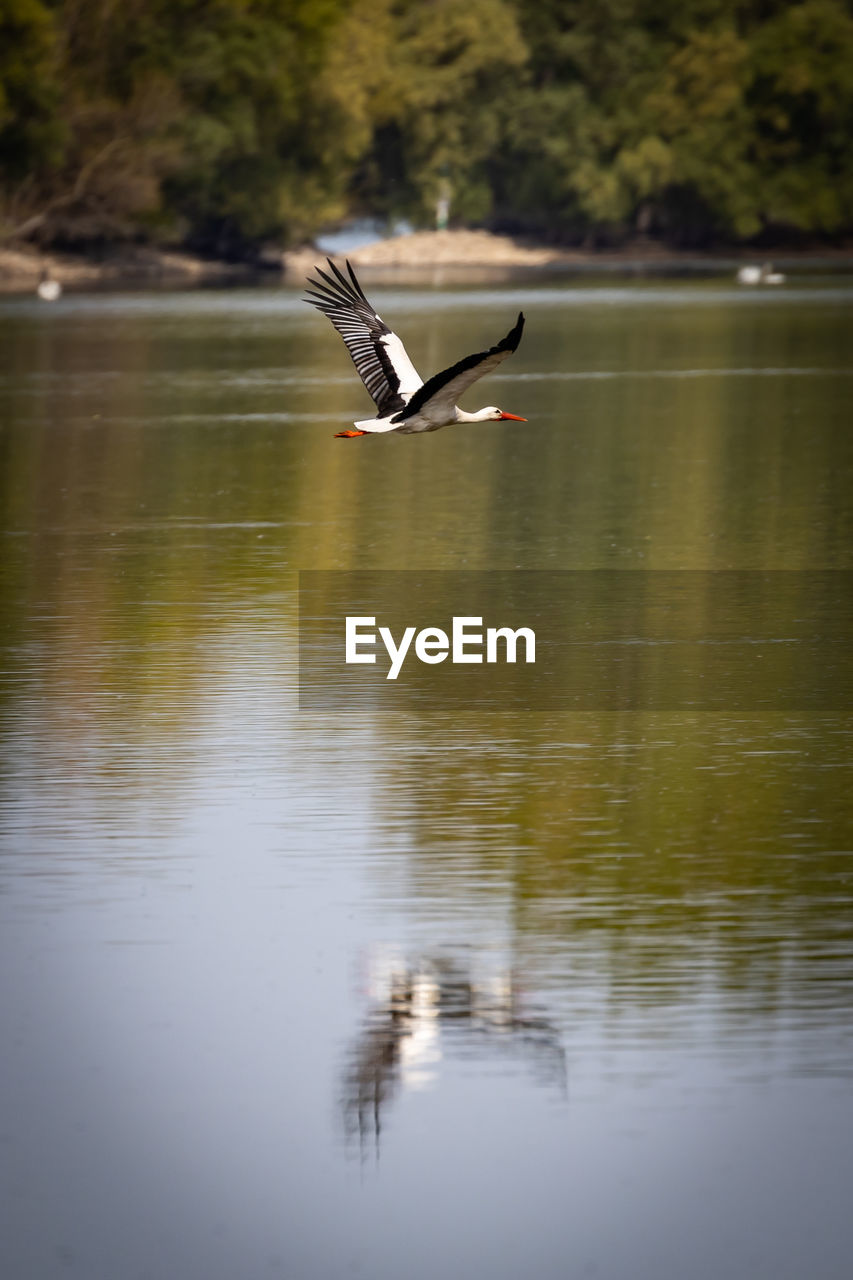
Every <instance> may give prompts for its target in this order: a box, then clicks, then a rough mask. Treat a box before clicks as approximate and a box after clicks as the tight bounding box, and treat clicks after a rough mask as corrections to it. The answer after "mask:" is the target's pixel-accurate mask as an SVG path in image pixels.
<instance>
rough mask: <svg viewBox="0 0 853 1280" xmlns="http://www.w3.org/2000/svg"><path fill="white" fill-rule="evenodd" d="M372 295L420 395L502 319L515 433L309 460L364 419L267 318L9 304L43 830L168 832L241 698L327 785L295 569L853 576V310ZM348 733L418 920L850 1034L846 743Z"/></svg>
mask: <svg viewBox="0 0 853 1280" xmlns="http://www.w3.org/2000/svg"><path fill="white" fill-rule="evenodd" d="M376 292H377V303H378V304H379V305H380V307H381V309H382V310H383V312H384V313H386V314H389V315H393V318H394V320H395V322H396V321H398V322H399V327H400V328H401V330H402V331H403V333H404V334H405V336H406V337H407V339H408V340H409V342H410V348H411V352H412V356H413V358H414V360H415V363H416V364H417V365H418V366H419V367H420V368H421V370H422V372H424V373H428V372H429V371H430V370H432V369H434V368H438V367H442V365H443V364H444V363H447V362H449V361H450V360H451V359H452V358H454V355H455V354H458V352H459V351H460V350H462V349H465V347H466V346H469V345H471V342H472V340H475V339H474V335H476V341H479V340H480V339H481V338H482V339H483V340H486V339H488V338H489V337H490V335H491V334H492V331H493V330H494V328H495V324H496V320H497V327H498V329H500V326H501V324H502V323H503V321H502V320H501V319H500V317H501V315H503V313H504V312H506V313H511V312H512V311H513V309H517V307H518V305H523V306H524V308H525V311H526V312H527V314H528V317H529V326H528V333H527V334H526V335H525V342H524V344H523V346H522V348H521V349H520V351H519V353H518V355H517V356H516V357H515V358H514V361H513V363H512V365H507V366H506V371H505V373H503V374H502V375H501V376H500V377H495V378H493V379H492V380H491V385H490V386H489V387H488V389H486V386H485V384H484V385H483V391H482V396H479V395H478V393H477V392H475V393H474V394H473V395H472V396H469V400H468V401H466V403H470V405H471V406H474V405H475V404H479V403H480V399H481V398H482V399H483V400H484V401H489V400H491V399H496V400H498V402H500V403H502V404H505V405H507V406H509V408H510V409H511V410H512V411H514V412H519V413H524V414H525V415H527V416H528V418H529V419H530V423H529V425H528V426H525V427H519V425H517V424H512V425H511V424H501V425H497V424H494V425H493V424H488V425H485V426H481V427H477V428H472V429H469V430H462V429H459V430H447V431H445V432H442V433H438V434H436V435H435V436H430V437H428V438H425V439H423V440H420V439H414V440H409V439H402V440H400V439H390V440H366V441H365V440H356V441H339V440H333V439H332V436H333V433H334V431H336V430H338V429H340V427H341V426H342V425H346V424H347V422H348V421H350V420H351V419H352V418H353V417H357V416H359V414H361V413H363V412H364V409H365V399H364V395H363V393H362V391H361V389H360V388H359V387H358V385H357V384H356V383H355V381H354V378H353V376H351V373H350V368H349V365H348V362H347V360H346V356H345V354H344V353H343V351H342V349H341V348H340V346H339V344H338V342H337V340H336V339H335V337H334V335H333V334H331V332H330V331H328V330H327V327H326V326H324V325H323V324H322V323H319V322H318V318H317V317H314V316H313V315H312V314H311V313H309V312H308V310H307V308H302V309H300V307H299V304H298V302H297V300H296V298H295V296H294V295H292V294H289V293H282V294H279V293H269V294H264V293H260V294H243V293H235V294H229V295H220V294H212V295H209V296H208V295H187V296H185V297H172V298H169V297H163V298H153V299H146V298H140V299H123V298H104V299H100V300H98V299H95V300H85V299H80V300H75V299H69V300H68V301H67V304H63V307H62V308H60V307H57V308H56V309H54V310H52V311H51V312H50V314H47V313H46V312H44V311H38V310H37V309H36V308H35V307H33V306H30V305H29V304H12V303H5V304H4V306H3V310H2V314H0V351H2V356H1V357H0V359H2V375H3V376H2V386H1V387H0V391H1V392H2V396H0V413H2V451H3V473H2V476H3V478H2V486H3V493H2V500H3V511H4V519H3V525H4V530H5V540H4V541H5V546H4V556H3V569H2V603H3V619H4V643H5V649H4V664H3V665H4V673H5V674H4V682H3V705H4V711H5V725H6V732H7V738H6V741H7V744H8V754H7V762H6V766H5V777H6V785H7V788H8V787H11V788H12V790H13V791H14V793H15V795H16V796H17V801H18V805H19V809H18V812H19V814H21V815H22V816H21V817H20V818H19V820H20V822H21V823H26V824H28V826H29V829H30V830H31V831H32V830H35V831H36V832H38V830H39V824H40V822H41V820H42V819H41V817H40V815H42V814H43V813H44V812H45V809H44V804H45V801H46V798H47V797H48V796H49V797H50V798H51V799H52V803H53V804H54V806H55V807H54V809H52V810H51V814H52V817H51V822H54V823H55V820H56V812H57V810H56V806H59V807H60V808H61V805H62V803H63V799H64V798H67V797H68V796H69V795H71V794H73V793H75V791H77V790H78V789H79V788H81V787H82V788H84V789H86V788H89V789H90V792H91V799H92V803H93V805H94V809H93V812H95V811H99V812H100V818H99V821H100V822H101V823H102V824H103V823H106V824H107V825H109V824H110V822H112V824H113V827H114V832H113V834H115V835H118V836H119V837H120V834H121V818H120V816H119V815H118V813H117V811H116V809H115V803H116V799H117V797H124V798H126V797H128V796H135V797H137V800H138V801H140V803H141V798H142V797H144V798H145V803H146V804H147V805H149V806H151V807H152V808H153V811H154V812H156V814H157V815H158V817H157V821H158V822H159V821H161V820H164V821H165V822H166V823H167V826H166V827H165V828H161V829H158V830H160V837H158V838H162V839H167V838H168V837H167V834H165V833H167V831H168V821H169V820H170V816H171V817H174V815H176V814H177V813H178V812H179V811H180V810H181V808H182V805H183V803H184V798H185V793H186V789H187V788H188V787H189V786H190V784H191V783H192V785H193V786H194V787H196V788H201V790H202V793H203V778H204V774H205V770H206V769H209V768H210V763H211V760H219V759H220V758H221V759H222V760H225V759H227V755H228V752H229V751H230V750H232V748H233V744H230V743H229V738H228V733H227V732H223V731H222V728H221V726H219V727H218V729H217V733H216V734H213V730H212V729H211V723H212V717H213V710H212V708H213V707H214V705H215V704H216V702H217V700H218V699H220V698H221V697H222V696H223V693H227V694H228V695H229V696H231V697H232V698H233V699H235V700H236V701H237V702H238V703H239V702H240V701H241V700H242V702H243V704H244V706H246V707H247V708H248V709H249V710H248V711H247V713H246V714H247V717H248V719H247V722H246V723H247V724H248V725H249V730H250V729H251V724H252V719H251V717H252V715H253V714H254V715H257V708H258V706H260V705H263V707H264V716H265V717H266V718H265V719H264V729H263V734H261V735H260V736H259V737H258V740H257V742H256V743H255V745H254V746H253V745H252V743H251V734H250V733H249V737H248V738H247V739H246V743H248V745H246V743H244V747H245V750H246V751H247V752H248V753H249V757H250V758H251V753H252V751H253V750H256V751H258V752H261V751H262V752H263V753H264V756H265V758H266V759H267V760H269V759H270V757H271V758H272V759H273V760H278V761H279V762H280V764H281V767H282V768H286V767H289V765H288V761H289V760H291V759H292V755H290V756H289V755H288V752H290V753H292V751H293V745H292V744H293V737H292V735H294V734H295V735H297V737H298V741H299V743H300V746H299V751H300V754H301V756H302V766H303V767H306V768H308V767H310V766H311V764H312V762H313V764H314V765H315V766H316V768H317V769H318V770H325V769H327V768H328V760H327V757H328V754H329V752H330V750H331V748H330V747H329V738H328V735H329V731H330V730H329V726H328V724H327V723H326V722H324V721H323V719H322V717H311V716H308V715H303V716H302V718H301V719H300V718H299V713H297V712H296V711H295V703H294V682H295V616H296V615H295V601H294V589H295V573H296V570H297V569H300V568H310V567H323V568H347V567H368V568H370V567H372V568H383V567H396V568H400V567H412V568H444V567H447V568H498V567H508V568H516V567H519V568H527V569H531V568H602V567H611V568H612V567H618V568H637V569H640V568H729V567H735V568H764V569H774V568H788V569H790V568H798V569H804V570H807V569H810V568H814V569H818V568H820V569H828V568H849V567H851V564H853V542H851V537H850V531H851V511H853V497H851V495H853V486H851V483H850V481H851V462H852V461H853V434H851V432H850V429H849V400H850V391H851V388H853V378H851V368H850V362H849V352H850V351H851V349H853V347H852V346H851V338H853V318H851V311H850V296H849V292H848V291H846V290H844V289H843V288H839V287H837V286H836V287H830V288H826V289H825V290H821V289H818V288H805V287H803V288H802V289H801V290H800V291H799V292H798V291H797V290H794V291H792V292H791V293H790V294H789V295H787V296H781V295H780V296H774V297H773V299H772V300H770V299H766V298H763V297H762V298H760V299H759V298H757V297H756V296H754V295H750V296H748V297H747V296H745V295H741V294H736V293H735V292H734V291H732V290H729V289H725V288H722V287H720V286H706V287H692V288H686V287H684V286H672V287H671V288H669V289H667V290H657V289H652V288H650V287H648V286H637V287H635V288H634V289H626V290H621V291H620V290H595V289H592V290H589V291H587V292H581V291H565V290H563V291H561V290H560V289H559V288H557V287H547V286H544V285H543V286H540V287H538V288H537V289H529V290H527V291H526V292H525V291H524V290H522V291H521V293H520V295H518V296H516V295H514V294H511V293H503V292H500V291H494V292H493V293H489V292H488V291H481V292H479V293H474V294H465V293H463V292H461V291H457V292H455V293H452V294H446V295H442V294H440V293H429V292H427V293H418V292H414V291H413V292H411V293H406V292H403V291H397V292H393V291H391V292H389V294H388V296H387V297H386V296H385V294H384V292H383V290H382V289H379V290H377V291H376ZM63 308H64V309H63ZM252 708H255V709H256V710H255V711H254V712H252ZM285 725H286V726H287V727H288V733H289V734H290V735H291V737H289V738H288V739H287V743H288V744H289V745H285V743H284V739H282V740H281V741H279V740H278V738H277V736H276V735H277V733H278V732H279V730H280V729H281V730H282V731H283V726H285ZM244 729H245V725H244ZM344 732H345V734H347V735H349V738H350V740H351V742H352V750H351V751H349V752H348V753H347V754H346V757H345V758H344V759H343V760H341V759H339V758H337V757H336V763H335V768H336V771H337V772H336V778H337V779H338V780H341V779H343V780H345V781H347V780H352V779H353V778H354V779H357V780H359V782H360V784H361V785H362V786H363V787H364V788H365V789H366V790H367V791H368V792H369V793H370V795H371V796H372V808H371V816H370V818H369V821H370V823H371V824H372V827H373V829H374V830H375V837H376V839H377V840H378V841H379V842H384V843H385V844H386V845H387V847H388V848H389V849H391V850H394V849H395V848H397V847H399V849H400V857H401V858H405V859H407V860H408V863H409V865H410V871H411V881H410V883H411V893H412V906H413V909H417V903H418V901H419V900H421V899H423V900H427V899H428V900H430V901H432V902H434V901H435V899H436V896H437V897H438V898H439V899H443V900H445V901H447V902H448V903H453V902H454V901H457V900H459V899H461V900H463V901H464V902H465V903H466V904H467V905H468V908H469V909H471V910H475V909H476V904H477V901H478V898H479V897H480V896H481V895H489V894H494V893H501V894H504V895H506V896H507V899H508V901H509V902H510V904H511V918H512V922H513V928H514V930H515V931H516V932H517V935H518V938H519V945H520V946H526V947H528V948H529V950H530V951H531V952H534V951H536V949H537V947H543V946H544V947H545V948H546V949H547V950H548V951H549V952H550V953H551V954H557V955H560V956H562V961H561V964H563V966H565V964H568V963H569V961H571V963H573V964H575V963H577V953H578V950H579V949H580V950H581V951H583V950H584V946H586V945H587V943H588V946H587V952H588V958H589V959H590V961H591V960H593V959H594V961H595V963H596V964H599V963H600V964H603V965H604V966H606V970H607V973H608V975H609V980H610V982H611V983H612V985H613V987H614V989H619V990H621V991H622V992H623V995H624V996H625V998H628V993H630V998H632V999H634V998H636V999H643V1000H645V999H647V998H650V993H652V995H653V996H654V998H668V996H669V995H671V994H672V991H673V989H677V990H678V991H680V993H681V995H682V996H689V993H690V991H691V990H692V989H693V988H694V987H695V986H696V984H700V985H701V984H707V983H708V982H709V981H710V982H712V983H714V984H719V986H720V989H721V991H724V990H728V989H730V990H732V991H735V990H737V991H739V992H741V993H743V994H744V995H745V996H746V997H748V998H749V1000H750V1001H752V1002H754V1003H756V1004H757V1005H760V1006H762V1007H763V1006H764V1005H767V1004H770V1005H772V1004H773V1003H774V1002H778V1001H780V1000H782V998H783V995H784V994H785V993H786V992H787V996H786V998H787V999H788V1000H789V1001H793V1004H794V1006H796V1007H802V1008H803V1009H804V1010H810V1011H811V1013H813V1014H814V1013H819V1012H820V1010H825V1009H826V1007H827V1004H829V1005H831V1006H833V1007H835V1008H836V1009H840V1008H842V1007H848V1006H847V1005H846V1003H845V1002H846V1001H847V997H848V996H849V984H850V980H851V977H853V910H851V907H853V862H851V852H850V851H851V811H850V801H849V796H850V778H849V765H850V759H851V751H850V747H851V737H850V733H851V725H850V723H849V720H845V719H843V718H841V717H834V718H833V717H823V718H815V717H812V718H808V717H803V716H800V717H797V716H790V715H789V716H784V715H767V716H752V717H733V716H726V715H714V716H712V715H706V716H698V717H697V716H689V715H680V716H638V715H633V716H631V715H629V716H619V715H613V714H607V715H599V716H588V715H584V716H580V717H569V716H563V717H559V716H553V715H552V716H549V715H543V714H538V715H529V716H515V717H508V716H505V715H501V714H498V713H494V714H490V715H488V716H485V715H483V716H479V717H462V718H461V719H459V718H457V719H455V720H452V721H449V720H446V719H444V718H442V717H441V716H440V715H439V716H433V717H429V716H427V717H419V716H414V715H408V716H407V715H402V714H401V715H400V716H397V717H395V716H393V715H391V716H386V717H379V718H377V719H376V720H375V721H371V720H370V719H369V717H368V719H367V720H366V721H364V722H363V723H362V722H359V723H356V724H350V725H349V726H348V727H347V728H346V729H345V731H344ZM22 744H23V747H22ZM27 796H28V797H29V799H27V798H26V797H27ZM22 797H24V798H22ZM99 806H100V809H99ZM110 813H112V814H113V815H114V816H113V818H112V819H110V817H109V814H110ZM281 820H282V822H285V821H286V815H285V814H282V815H281ZM85 821H86V820H85V818H84V817H81V816H80V815H79V814H77V816H76V817H75V818H74V822H75V823H76V824H78V827H79V825H80V824H83V826H84V827H85ZM51 831H52V832H53V835H52V837H51V838H53V839H57V840H61V832H60V834H59V835H57V829H56V827H55V825H54V826H53V827H52V828H51ZM308 831H309V832H310V824H309V827H308ZM45 838H47V837H45ZM305 838H306V839H309V840H310V834H309V835H306V836H305ZM593 943H594V945H593ZM559 967H560V966H559V965H558V968H559Z"/></svg>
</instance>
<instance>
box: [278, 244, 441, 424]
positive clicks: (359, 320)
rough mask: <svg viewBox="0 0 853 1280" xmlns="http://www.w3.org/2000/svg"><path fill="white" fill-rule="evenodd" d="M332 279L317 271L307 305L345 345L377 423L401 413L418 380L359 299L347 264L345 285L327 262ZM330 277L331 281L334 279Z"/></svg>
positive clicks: (392, 335) (391, 336) (382, 324)
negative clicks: (328, 323)
mask: <svg viewBox="0 0 853 1280" xmlns="http://www.w3.org/2000/svg"><path fill="white" fill-rule="evenodd" d="M326 261H327V262H328V264H329V268H330V270H331V272H332V275H331V276H330V275H328V274H327V272H325V271H323V270H321V268H320V267H317V268H316V271H317V275H318V276H320V277H321V279H320V280H310V279H309V281H308V283H309V284H310V285H312V286H313V288H312V289H309V290H307V292H308V297H307V298H304V299H303V301H304V302H310V303H311V305H312V306H314V307H317V309H318V310H319V311H322V312H323V314H324V315H327V316H328V317H329V319H330V320H331V322H332V324H333V325H334V326H335V328H336V329H337V331H338V333H339V334H340V335H341V337H342V338H343V340H344V342H345V343H346V344H347V350H348V351H349V353H350V355H351V356H352V361H353V364H354V365H355V367H356V369H357V370H358V372H359V376H360V378H361V380H362V382H363V383H364V385H365V386H366V387H367V390H368V391H369V392H370V394H371V395H372V396H373V399H374V400H375V402H376V412H377V414H378V416H379V417H380V418H382V417H386V416H387V415H389V414H392V413H398V412H399V411H400V410H402V409H405V407H406V405H407V403H408V401H409V399H410V398H411V396H412V395H414V393H415V392H416V391H417V389H418V388H419V387H420V386H421V378H420V376H419V374H418V372H417V370H416V369H415V367H414V365H413V364H412V362H411V360H410V359H409V357H408V355H407V354H406V348H405V347H404V346H403V344H402V342H401V341H400V339H399V338H398V337H397V335H396V333H392V331H391V330H390V329H389V328H388V326H387V324H385V322H384V320H382V318H381V316H378V315H377V314H376V312H375V311H374V309H373V307H372V306H371V305H370V303H369V302H368V301H367V298H366V297H365V296H364V293H363V291H362V288H361V285H360V284H359V283H358V280H357V279H356V275H355V272H354V271H353V269H352V267H351V265H350V263H349V261H347V271H348V272H349V277H350V278H349V280H347V278H346V276H345V275H344V274H343V273H342V272H341V271H339V270H338V268H337V267H336V266H335V264H334V263H333V262H332V260H331V258H327V259H326ZM333 277H334V278H333Z"/></svg>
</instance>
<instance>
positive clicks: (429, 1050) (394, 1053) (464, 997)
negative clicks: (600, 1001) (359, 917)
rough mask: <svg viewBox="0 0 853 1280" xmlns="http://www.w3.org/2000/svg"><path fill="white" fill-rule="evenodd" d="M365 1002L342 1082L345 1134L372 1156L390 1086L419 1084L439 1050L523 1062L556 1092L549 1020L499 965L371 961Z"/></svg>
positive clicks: (444, 958) (434, 1071) (558, 1060)
mask: <svg viewBox="0 0 853 1280" xmlns="http://www.w3.org/2000/svg"><path fill="white" fill-rule="evenodd" d="M369 990H370V998H371V1005H370V1009H369V1011H368V1014H367V1016H366V1018H365V1020H364V1023H363V1026H362V1028H361V1031H360V1032H359V1034H358V1036H357V1038H356V1040H355V1042H354V1044H353V1046H352V1047H351V1050H350V1053H349V1060H348V1064H347V1068H346V1070H345V1073H344V1080H343V1107H344V1119H345V1126H346V1132H347V1137H348V1138H349V1139H353V1138H354V1137H355V1135H356V1134H357V1135H358V1141H359V1147H360V1149H361V1151H362V1154H363V1153H364V1149H365V1146H366V1143H367V1142H368V1141H369V1140H370V1139H371V1137H372V1138H373V1141H374V1143H375V1147H376V1153H377V1155H378V1153H379V1139H380V1135H381V1132H382V1118H383V1110H385V1109H386V1108H387V1106H388V1104H389V1103H390V1102H391V1100H392V1099H393V1098H394V1096H395V1095H396V1093H397V1092H398V1091H399V1090H400V1089H403V1090H417V1089H424V1088H429V1087H430V1086H432V1085H433V1084H434V1083H435V1082H436V1080H437V1077H438V1073H439V1069H440V1065H441V1062H442V1059H443V1058H444V1056H445V1054H446V1053H449V1052H456V1053H457V1054H459V1055H465V1056H468V1057H470V1056H473V1055H476V1056H478V1057H490V1058H491V1057H493V1056H494V1055H496V1054H506V1053H509V1054H512V1055H513V1056H515V1057H521V1058H523V1059H524V1060H525V1061H526V1062H527V1064H528V1066H529V1067H530V1069H531V1070H532V1071H533V1073H534V1076H535V1078H536V1080H537V1082H539V1083H540V1084H543V1085H546V1086H548V1087H551V1088H556V1089H558V1090H560V1091H561V1092H562V1093H565V1091H566V1059H565V1051H564V1049H563V1047H562V1044H561V1042H560V1036H559V1033H558V1031H557V1028H556V1026H555V1024H554V1023H553V1022H552V1021H550V1020H549V1019H548V1018H547V1017H545V1016H544V1015H543V1014H542V1013H541V1012H539V1011H538V1010H536V1009H535V1008H532V1007H529V1004H528V1000H527V997H526V993H524V992H523V991H522V988H521V986H520V984H519V982H518V976H517V975H516V974H515V973H514V972H513V971H512V970H511V969H509V968H496V969H495V968H493V969H491V970H483V971H480V967H479V965H478V963H477V958H476V957H460V956H459V955H457V954H454V955H450V954H446V953H444V952H436V953H433V954H428V955H424V956H418V957H415V958H413V959H411V960H409V961H406V960H404V959H402V958H401V957H399V956H398V955H396V954H393V953H388V952H386V953H383V954H380V955H377V956H375V957H373V960H372V962H371V965H370V983H369Z"/></svg>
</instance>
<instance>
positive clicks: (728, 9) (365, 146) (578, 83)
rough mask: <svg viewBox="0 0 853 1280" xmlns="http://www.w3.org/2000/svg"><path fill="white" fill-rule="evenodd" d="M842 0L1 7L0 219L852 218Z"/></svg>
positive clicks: (153, 0)
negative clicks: (445, 207) (358, 215)
mask: <svg viewBox="0 0 853 1280" xmlns="http://www.w3.org/2000/svg"><path fill="white" fill-rule="evenodd" d="M851 138H853V16H851V14H850V11H849V7H848V6H847V5H846V4H845V3H844V0H804V2H803V3H800V4H791V3H784V2H783V0H762V2H761V3H755V2H754V0H750V2H748V3H739V2H738V0H683V2H679V0H429V3H427V2H426V0H0V234H5V235H6V236H12V235H18V236H19V237H26V236H35V237H39V238H41V239H42V240H44V241H54V242H56V241H70V240H89V241H91V240H93V239H115V238H117V237H140V236H142V237H149V238H150V237H160V238H164V239H169V240H172V241H178V240H182V241H184V242H186V243H189V244H192V245H195V246H196V247H199V248H202V249H207V250H210V251H213V252H216V253H233V254H239V255H242V254H245V253H247V252H250V251H251V250H252V248H253V246H256V245H258V244H261V243H262V242H263V241H264V240H267V239H274V240H276V241H277V242H279V243H287V242H295V241H299V240H301V239H305V238H308V237H310V236H311V235H312V234H313V233H315V232H316V231H317V230H318V228H320V227H321V226H323V225H329V224H331V223H333V222H335V221H336V220H339V219H341V218H344V217H345V216H347V215H348V214H350V213H353V212H362V213H369V214H372V215H379V216H385V217H389V218H391V217H399V216H406V217H408V218H410V219H412V220H413V221H414V222H415V223H416V224H420V225H430V224H431V223H432V222H433V220H434V217H435V208H436V202H437V200H438V198H439V197H440V196H442V195H449V196H450V199H451V217H452V218H455V219H456V220H458V221H462V222H468V223H470V222H485V223H489V224H490V225H493V226H497V227H504V228H507V229H515V230H522V231H528V232H534V233H538V234H541V235H547V236H550V237H553V238H557V239H562V240H566V241H575V242H586V243H602V242H613V241H618V240H619V239H621V238H624V237H626V236H629V235H632V234H635V233H637V232H638V231H639V232H645V233H649V234H653V235H659V236H661V237H664V238H666V239H668V240H670V241H672V242H675V243H683V244H691V243H692V244H699V243H708V242H713V241H720V240H725V239H729V240H737V239H744V238H749V237H753V236H756V235H758V234H760V233H763V232H768V231H769V232H776V233H780V232H781V233H783V234H784V233H785V232H786V231H787V232H789V233H790V232H796V233H811V234H818V235H824V236H825V235H840V234H844V233H846V232H849V231H850V229H851V227H853V163H851V159H853V157H851Z"/></svg>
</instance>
